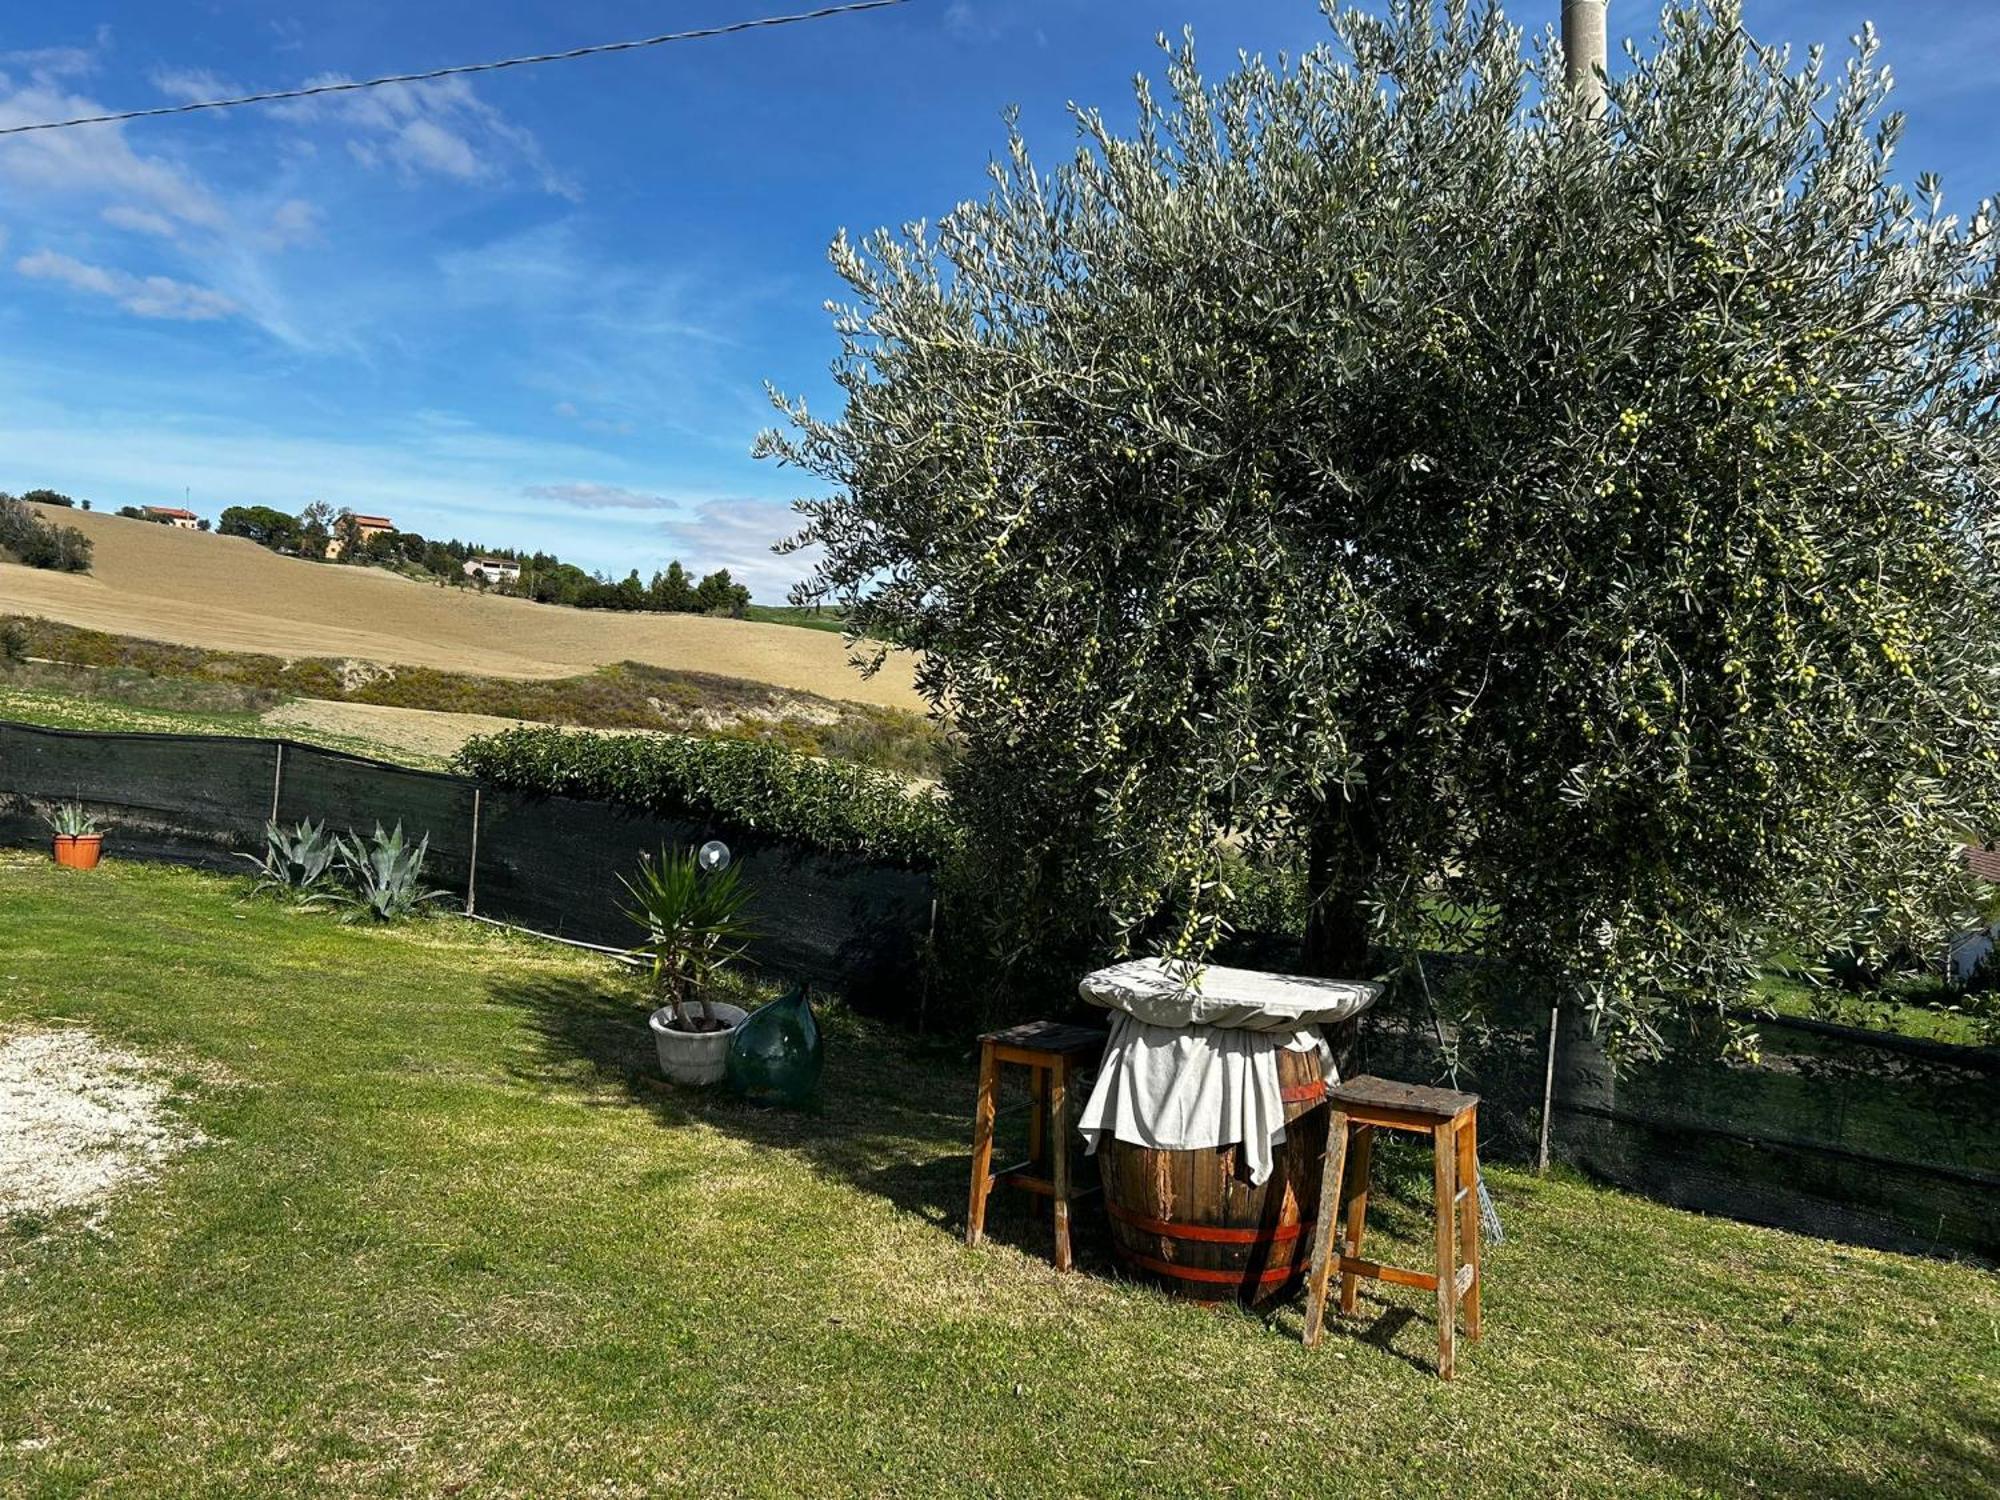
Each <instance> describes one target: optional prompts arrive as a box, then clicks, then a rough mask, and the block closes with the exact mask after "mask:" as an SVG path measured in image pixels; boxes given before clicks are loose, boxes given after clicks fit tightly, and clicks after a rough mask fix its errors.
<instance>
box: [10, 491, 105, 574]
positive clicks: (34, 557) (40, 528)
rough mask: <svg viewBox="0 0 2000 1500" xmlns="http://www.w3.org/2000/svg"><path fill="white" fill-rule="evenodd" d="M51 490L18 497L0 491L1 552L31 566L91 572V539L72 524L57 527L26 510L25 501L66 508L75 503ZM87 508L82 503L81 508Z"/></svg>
mask: <svg viewBox="0 0 2000 1500" xmlns="http://www.w3.org/2000/svg"><path fill="white" fill-rule="evenodd" d="M54 494H55V491H53V490H29V491H28V493H27V494H25V495H22V496H21V497H20V498H19V499H16V498H15V497H14V496H12V495H9V494H6V493H5V492H0V552H4V553H6V554H7V555H8V556H10V557H12V558H14V559H15V560H16V561H17V562H21V563H24V564H26V565H27V566H28V567H31V568H51V569H53V570H54V571H56V572H58V573H87V572H89V571H90V538H89V537H87V536H85V535H84V534H83V533H82V532H81V531H79V530H77V529H76V527H74V526H56V525H53V524H51V523H50V522H48V521H45V520H43V519H42V518H41V517H40V516H38V515H37V514H35V512H34V511H32V510H30V509H28V507H27V504H26V503H25V502H27V501H30V500H34V501H37V502H39V503H41V504H44V505H59V506H62V507H63V508H65V509H67V508H69V507H70V506H71V505H72V504H73V503H74V502H72V501H71V500H70V498H69V497H68V496H67V495H61V496H57V497H56V498H55V499H53V500H51V499H49V498H48V497H49V496H51V495H54ZM89 508H90V507H89V506H88V505H85V507H84V509H86V510H88V509H89Z"/></svg>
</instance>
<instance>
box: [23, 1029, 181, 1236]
mask: <svg viewBox="0 0 2000 1500" xmlns="http://www.w3.org/2000/svg"><path fill="white" fill-rule="evenodd" d="M167 1097H168V1089H167V1085H166V1083H165V1082H164V1081H163V1080H162V1079H161V1078H160V1077H159V1074H158V1070H157V1069H156V1068H155V1067H154V1065H152V1064H150V1063H148V1062H147V1061H146V1060H145V1059H144V1058H142V1057H137V1056H134V1055H133V1054H131V1053H129V1052H120V1051H118V1050H117V1049H115V1048H112V1047H108V1046H106V1045H105V1044H104V1043H102V1042H100V1041H98V1040H97V1038H95V1037H93V1036H92V1035H91V1034H90V1033H89V1032H87V1031H83V1030H80V1029H67V1030H62V1031H32V1032H27V1033H24V1034H20V1035H16V1036H12V1037H8V1038H5V1039H0V1217H5V1216H9V1215H14V1214H23V1213H27V1214H51V1213H56V1212H59V1211H61V1210H64V1209H76V1208H88V1207H91V1206H93V1205H95V1204H98V1203H100V1202H102V1201H103V1200H104V1199H105V1198H107V1197H109V1196H110V1195H111V1194H112V1193H114V1192H116V1191H117V1190H118V1189H120V1188H122V1187H127V1186H129V1185H131V1184H132V1183H135V1182H140V1181H143V1180H144V1179H146V1178H147V1177H150V1176H151V1175H152V1174H153V1173H154V1172H155V1171H156V1170H157V1169H158V1168H159V1167H160V1165H161V1164H162V1163H164V1162H165V1161H166V1160H167V1159H168V1158H169V1157H171V1156H173V1155H174V1154H175V1153H176V1152H178V1151H182V1150H185V1149H186V1148H187V1147H189V1146H194V1145H198V1144H200V1143H201V1141H202V1140H203V1136H202V1134H201V1132H200V1131H198V1130H196V1129H195V1128H194V1127H193V1126H192V1125H190V1124H188V1123H187V1122H186V1121H185V1120H183V1119H181V1118H180V1117H179V1116H178V1115H177V1114H176V1113H175V1112H174V1110H173V1109H172V1108H171V1107H170V1106H169V1104H168V1102H167Z"/></svg>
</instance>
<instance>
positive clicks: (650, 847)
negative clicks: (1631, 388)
mask: <svg viewBox="0 0 2000 1500" xmlns="http://www.w3.org/2000/svg"><path fill="white" fill-rule="evenodd" d="M70 801H75V802H81V803H83V804H84V805H85V806H86V807H88V808H89V809H90V810H91V811H92V812H94V813H96V814H97V815H98V816H99V817H100V819H102V820H107V821H108V822H109V823H110V824H111V833H110V836H109V837H108V839H107V841H106V842H107V847H108V848H110V849H111V850H112V851H114V852H115V853H116V854H117V855H118V856H120V857H123V858H130V859H160V860H171V861H173V862H175V863H178V864H190V865H197V866H202V867H205V868H208V869H217V870H234V871H237V872H239V873H240V872H243V871H246V870H248V868H249V866H248V865H246V864H245V863H244V862H243V861H242V860H241V859H240V858H238V857H237V856H238V855H239V854H246V853H255V852H257V851H260V850H261V849H262V848H263V844H264V825H265V822H266V820H267V819H269V818H271V817H273V816H275V817H276V818H277V819H278V821H280V822H281V823H286V824H290V823H296V822H298V821H300V820H302V819H308V818H309V819H311V820H313V821H315V822H319V821H324V822H326V823H327V824H328V825H330V826H331V827H332V828H333V829H334V830H336V831H346V830H353V831H355V832H357V833H362V834H367V833H369V832H371V831H372V830H373V829H374V827H375V826H376V825H377V824H378V823H379V824H380V825H381V826H383V827H384V828H389V827H393V826H394V825H396V824H398V823H400V824H402V826H403V830H404V832H405V834H406V835H407V836H408V837H409V838H410V839H411V840H415V839H417V838H419V837H425V836H427V837H428V838H429V839H430V858H429V863H428V865H427V867H426V872H427V875H428V877H429V880H430V883H431V884H433V885H438V886H442V887H445V888H447V889H449V890H451V891H452V892H453V893H454V894H455V895H459V896H461V897H463V898H464V901H465V905H466V909H467V910H469V911H473V912H476V913H477V914H478V915H480V916H485V917H491V918H493V919H495V920H498V921H504V922H510V923H513V924H515V925H518V926H521V927H526V928H530V929H533V930H535V931H538V932H544V933H547V934H549V935H551V936H554V937H562V938H570V939H575V940H579V941H583V942H590V943H597V944H602V945H607V946H613V947H622V946H624V945H626V944H629V943H631V942H633V941H634V940H636V938H637V937H638V935H639V933H638V929H637V928H636V927H635V925H634V924H633V923H632V922H631V921H630V920H629V919H628V918H627V917H625V916H624V915H623V913H622V912H621V911H620V907H621V905H623V904H624V903H625V902H626V901H627V899H628V898H627V896H626V892H625V890H624V887H623V886H622V885H621V884H620V883H619V877H620V876H621V875H629V874H630V873H632V871H633V870H634V869H635V868H636V866H637V864H638V858H639V855H640V853H641V852H642V851H657V850H659V849H660V848H662V847H663V846H669V845H679V846H688V845H693V844H699V843H702V842H704V841H706V840H708V839H711V838H720V839H723V840H725V841H726V842H727V843H728V844H729V846H730V848H731V851H732V852H733V853H734V854H735V856H736V858H737V861H738V863H739V864H740V865H741V866H742V868H743V872H744V875H745V878H746V879H747V880H748V881H749V883H750V885H751V887H752V888H753V891H754V893H755V894H754V897H753V900H752V904H751V910H750V915H751V918H752V920H753V921H754V922H755V924H756V927H757V929H758V934H759V936H758V937H757V939H756V940H755V941H754V942H753V944H752V946H751V957H752V958H753V959H754V960H755V961H756V962H758V963H759V964H760V965H762V966H763V967H765V968H767V969H769V970H772V971H774V972H777V973H782V974H786V975H796V976H800V977H804V978H809V979H813V980H817V981H819V982H820V983H822V984H827V985H830V986H833V987H835V988H837V989H839V990H841V991H842V992H844V993H845V994H847V995H848V997H849V998H850V999H851V1000H852V1001H853V1002H854V1003H855V1004H857V1005H860V1006H864V1007H867V1008H871V1009H894V1008H896V1007H898V1006H900V1005H901V1004H903V1003H904V1002H905V1001H907V1000H908V999H909V997H910V995H911V993H912V991H913V989H914V987H915V985H916V983H917V959H918V952H919V939H920V937H921V936H922V934H923V933H924V931H925V929H926V924H927V923H928V921H929V919H930V904H931V887H930V880H929V877H928V876H926V875H924V874H921V873H919V872H916V871H911V870H905V869H898V868H890V867H884V866H879V865H873V864H870V863H868V862H866V861H864V860H860V859H854V858H845V857H841V856H837V855H828V854H823V853H820V852H818V851H816V850H812V849H807V848H803V847H801V846H799V845H795V844H790V843H786V842H784V841H782V840H777V839H772V838H768V837H765V836H762V835H759V834H755V833H750V832H747V831H745V830H742V829H736V828H730V827H727V826H725V825H721V824H707V823H698V822H693V821H673V820H663V819H659V818H655V817H652V816H650V815H648V814H644V813H635V812H630V811H627V810H626V809H623V808H620V807H615V806H612V805H610V804H608V803H601V802H584V801H577V800H573V799H570V798H565V797H528V796H523V795H519V794H516V793H512V792H505V791H499V790H496V789H494V788H491V787H482V786H479V785H477V784H476V783H474V782H471V781H467V780H465V779H463V778H461V777H456V776H444V775H438V774H435V773H432V772H427V771H413V770H410V769H408V768H407V767H403V766H396V765H390V764H388V763H387V762H384V761H376V760H369V759H366V758H363V757H360V756H353V755H342V754H339V753H337V752H335V751H331V750H321V749H318V748H316V747H314V746H310V745H299V744H294V743H292V742H291V741H288V740H252V739H229V738H220V737H205V736H183V735H150V734H93V733H80V732H75V731H70V730H57V729H41V728H35V727H30V726H27V725H18V724H5V723H0V842H4V843H9V844H33V843H38V842H41V841H43V840H45V839H46V838H47V836H48V834H47V829H46V828H45V827H44V825H43V823H42V821H41V817H40V812H41V810H42V809H45V808H47V807H49V806H50V805H51V804H53V803H57V802H70Z"/></svg>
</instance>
